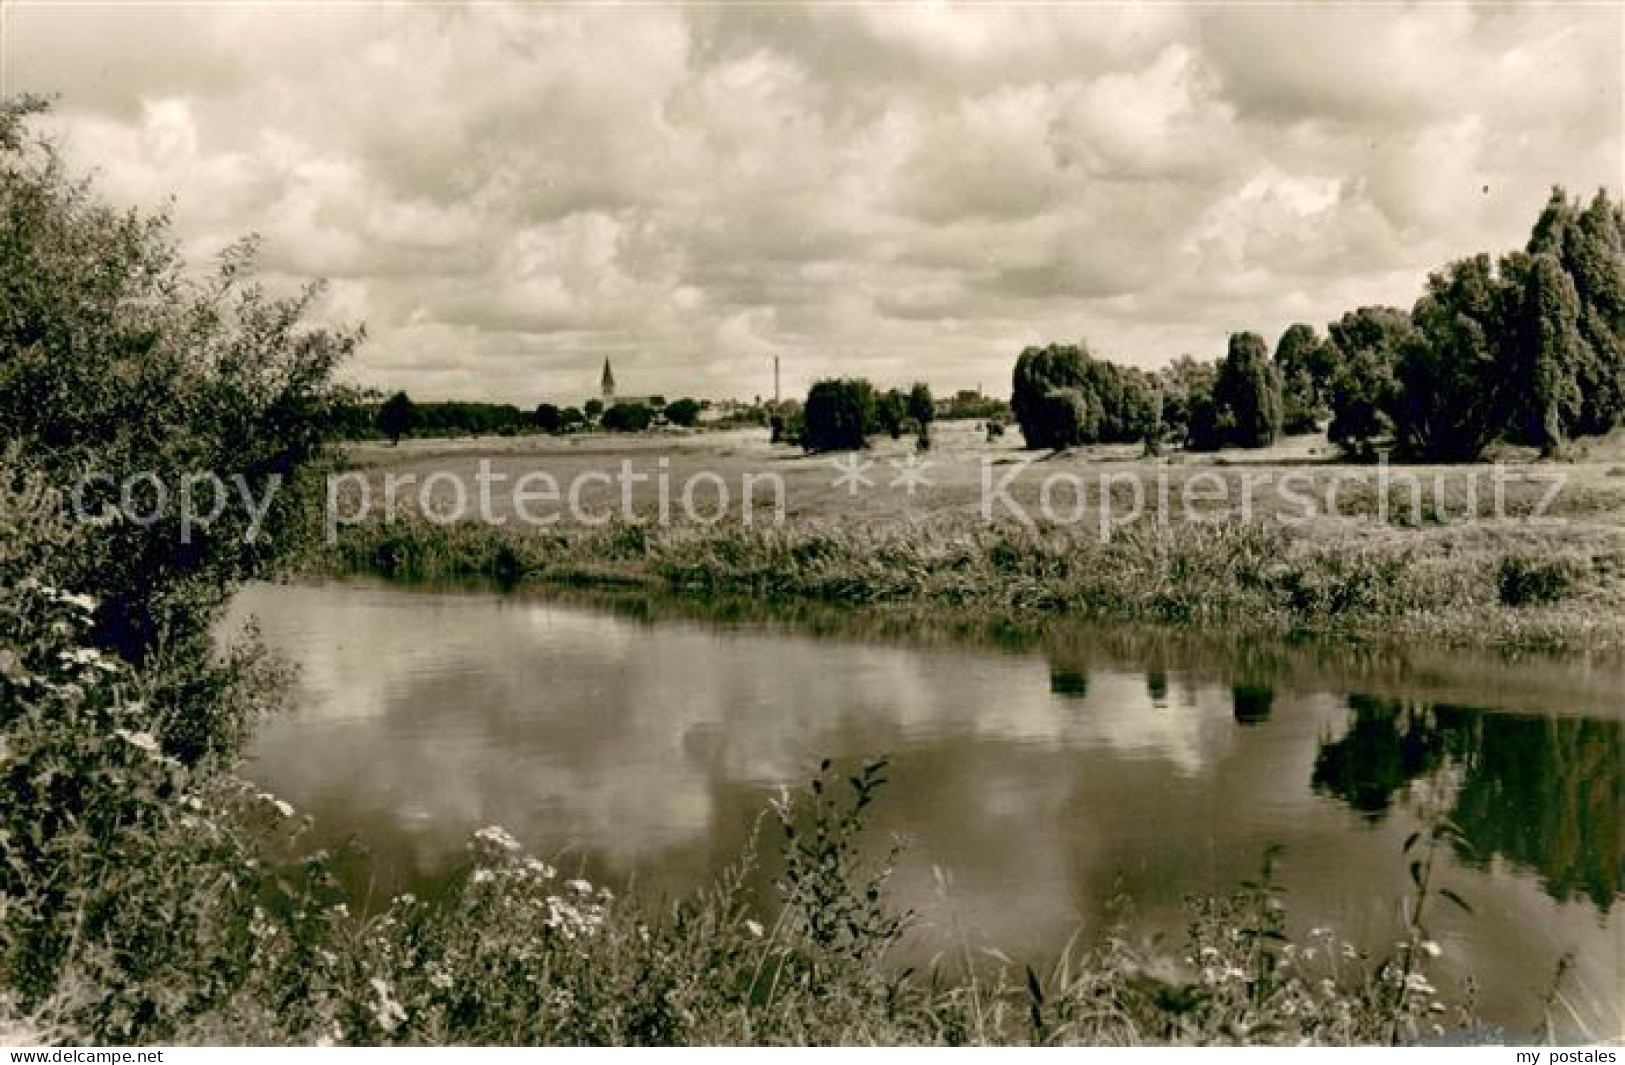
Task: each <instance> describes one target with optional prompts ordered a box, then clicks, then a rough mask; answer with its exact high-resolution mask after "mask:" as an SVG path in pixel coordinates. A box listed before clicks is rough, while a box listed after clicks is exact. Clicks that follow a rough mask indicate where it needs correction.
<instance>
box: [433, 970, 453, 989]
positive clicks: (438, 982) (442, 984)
mask: <svg viewBox="0 0 1625 1065" xmlns="http://www.w3.org/2000/svg"><path fill="white" fill-rule="evenodd" d="M453 983H455V981H454V980H452V978H451V974H450V973H442V972H433V973H430V974H429V985H430V986H431V987H434V988H435V989H437V990H440V991H450V990H451V987H452V984H453Z"/></svg>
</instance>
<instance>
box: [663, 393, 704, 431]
mask: <svg viewBox="0 0 1625 1065" xmlns="http://www.w3.org/2000/svg"><path fill="white" fill-rule="evenodd" d="M665 415H666V420H667V421H669V422H671V423H672V424H673V425H678V426H682V427H683V428H685V429H691V428H693V427H694V426H696V425H698V424H699V422H700V405H699V403H697V402H696V401H694V400H692V399H686V398H685V399H679V400H677V401H675V402H673V403H668V404H666V410H665Z"/></svg>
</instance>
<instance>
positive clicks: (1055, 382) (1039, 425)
mask: <svg viewBox="0 0 1625 1065" xmlns="http://www.w3.org/2000/svg"><path fill="white" fill-rule="evenodd" d="M1087 358H1088V351H1087V348H1086V347H1084V346H1083V345H1078V346H1073V345H1070V344H1064V345H1063V344H1051V345H1049V346H1048V347H1043V348H1027V349H1025V350H1024V351H1022V353H1021V355H1020V356H1019V357H1018V358H1017V359H1016V368H1015V373H1014V374H1013V375H1012V381H1011V395H1010V407H1011V409H1012V411H1014V413H1015V416H1016V424H1017V425H1019V426H1020V427H1021V435H1022V437H1023V438H1024V439H1025V440H1026V441H1027V446H1028V447H1030V448H1050V449H1056V450H1059V449H1060V448H1066V447H1073V446H1075V445H1077V444H1081V443H1083V441H1082V440H1080V439H1076V438H1069V437H1067V436H1065V435H1057V430H1058V429H1060V428H1062V427H1063V426H1065V425H1067V424H1069V423H1068V421H1067V419H1065V418H1063V417H1059V416H1058V414H1059V411H1058V408H1057V407H1056V402H1055V401H1053V400H1052V399H1051V394H1052V393H1054V392H1056V391H1058V390H1061V389H1069V388H1070V389H1074V390H1076V389H1078V388H1079V387H1080V386H1081V385H1082V384H1083V379H1084V378H1083V362H1084V360H1085V359H1087ZM1071 424H1080V425H1081V422H1074V423H1071Z"/></svg>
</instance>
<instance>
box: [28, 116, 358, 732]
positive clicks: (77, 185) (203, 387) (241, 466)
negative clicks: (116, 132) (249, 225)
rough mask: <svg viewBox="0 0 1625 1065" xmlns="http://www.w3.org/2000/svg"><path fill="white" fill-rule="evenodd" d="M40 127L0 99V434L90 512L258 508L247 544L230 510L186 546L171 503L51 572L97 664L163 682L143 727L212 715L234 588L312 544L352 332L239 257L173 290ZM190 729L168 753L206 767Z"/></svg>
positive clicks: (160, 259) (160, 226)
mask: <svg viewBox="0 0 1625 1065" xmlns="http://www.w3.org/2000/svg"><path fill="white" fill-rule="evenodd" d="M42 109H43V107H42V105H40V104H38V103H35V102H32V101H26V100H25V101H21V102H16V101H10V102H6V101H0V436H3V437H4V438H5V439H6V440H7V441H13V442H15V443H16V445H17V449H18V450H17V451H16V452H14V455H16V456H18V457H19V461H24V460H25V461H26V464H27V465H28V466H29V467H31V468H33V469H35V470H37V471H38V472H39V473H41V474H42V475H43V477H44V479H45V481H46V482H47V483H49V484H51V485H52V486H54V487H56V488H58V489H60V490H62V491H67V490H68V489H69V488H70V487H71V486H73V485H74V484H75V482H76V481H77V480H78V479H79V478H81V477H85V476H86V475H94V478H95V479H94V480H90V481H87V482H86V490H85V491H84V493H83V495H82V502H83V504H84V507H85V509H86V511H87V512H88V513H91V514H98V513H103V512H104V508H116V506H117V505H118V502H119V494H120V488H121V485H122V483H123V482H124V481H125V480H126V479H127V478H131V477H133V476H134V475H138V474H152V475H157V476H160V477H163V478H169V479H173V478H175V477H177V476H184V475H188V474H199V475H203V474H213V475H215V476H217V477H218V478H220V479H221V480H222V481H224V482H226V483H227V484H228V485H234V487H233V488H232V489H231V490H233V491H234V492H236V493H237V494H239V495H240V494H241V493H245V492H246V493H249V494H252V496H253V498H255V499H256V500H268V505H267V510H266V513H265V515H264V518H263V520H262V521H261V522H260V523H259V525H258V529H257V534H256V535H250V530H251V529H253V528H254V519H253V517H252V516H251V515H250V513H249V509H248V508H247V507H245V506H240V505H227V506H225V507H224V508H223V510H222V511H221V513H220V515H219V517H218V518H216V519H215V520H214V521H213V522H211V523H209V524H208V525H206V526H201V527H193V528H191V529H190V530H183V528H182V525H181V519H180V515H179V512H178V508H177V507H175V506H173V505H172V506H170V507H169V508H168V510H167V511H165V512H164V513H162V514H160V516H159V518H158V520H156V521H154V522H151V523H146V524H143V523H138V522H133V521H124V520H112V521H110V522H109V523H107V524H106V525H104V526H102V527H101V528H100V529H99V531H98V532H97V534H96V535H95V536H94V537H91V538H87V539H86V540H85V541H84V543H83V544H82V546H81V549H80V550H79V551H77V552H75V553H73V554H72V555H69V556H64V557H61V558H59V559H57V560H56V567H55V571H54V572H53V573H51V574H50V583H51V584H53V585H55V586H57V587H65V588H94V589H96V591H97V595H98V600H97V601H98V606H97V610H96V615H95V618H94V624H93V627H92V631H91V633H90V635H89V637H88V638H89V640H90V641H91V642H92V643H93V644H94V645H95V646H97V647H100V648H102V649H105V650H112V651H116V652H117V653H119V654H120V655H121V656H123V657H124V658H125V659H127V660H128V661H130V662H131V663H132V664H138V665H139V664H151V665H153V666H155V667H161V668H158V669H156V670H155V675H158V674H161V673H167V674H169V678H170V682H169V684H168V687H167V690H164V691H158V692H155V693H154V694H153V697H152V699H151V700H150V704H151V710H152V712H153V713H154V714H155V715H156V714H159V713H164V714H167V715H168V716H169V718H170V719H171V721H172V722H174V721H179V720H180V719H181V718H182V717H184V716H185V715H188V714H195V715H198V716H200V717H204V718H209V717H214V716H217V712H216V710H211V709H209V704H210V702H211V701H216V705H217V696H218V694H219V692H220V691H221V690H222V687H223V685H224V684H225V683H226V682H225V681H224V680H223V679H222V678H221V677H220V676H219V674H218V672H217V671H216V670H215V668H214V667H213V666H212V665H211V664H210V663H209V658H208V652H209V650H210V646H211V635H210V631H209V629H210V625H211V624H212V623H213V620H214V618H215V616H216V614H217V612H218V610H219V608H220V606H221V604H222V603H223V602H224V600H225V597H226V595H227V594H228V592H229V590H230V588H231V587H232V585H233V584H234V583H235V582H237V581H240V580H243V579H246V578H249V577H254V576H259V575H263V574H267V573H270V572H272V571H274V570H275V568H276V567H277V566H278V564H279V563H281V562H282V561H283V560H284V559H286V558H287V557H289V556H290V555H291V554H292V553H294V552H296V551H297V550H298V549H299V548H300V547H302V546H303V545H304V544H306V543H308V542H309V540H310V538H311V534H312V531H313V530H314V529H316V528H318V527H319V526H318V524H317V523H316V522H315V521H314V520H313V516H312V514H313V508H315V507H317V506H319V505H320V500H321V491H320V490H321V485H322V478H321V472H322V467H323V464H324V463H325V461H326V459H327V445H326V434H327V433H328V431H329V425H330V420H331V419H330V410H329V405H330V403H331V401H332V399H333V394H332V392H331V386H330V383H331V377H332V373H333V371H334V369H335V367H336V366H337V364H338V363H339V362H340V361H341V360H342V359H343V358H344V357H345V356H346V355H347V354H348V353H349V352H350V351H351V349H352V348H353V347H354V345H355V343H356V342H357V340H358V334H347V333H334V332H331V331H328V330H323V329H314V328H308V327H305V326H303V325H301V320H302V318H303V317H304V315H305V314H306V312H307V311H308V310H309V309H310V306H311V303H312V301H313V300H314V299H315V298H316V296H317V294H318V292H319V289H318V288H317V287H314V286H312V287H307V288H306V289H305V290H304V291H303V292H301V293H300V294H299V295H296V296H293V297H291V298H274V297H272V296H270V295H268V294H267V293H266V292H265V290H264V289H263V288H262V287H261V286H260V285H258V284H256V283H254V282H253V280H252V267H253V262H254V245H253V243H252V242H244V243H241V244H238V245H235V246H233V247H231V248H229V249H227V250H226V251H225V252H224V253H223V254H222V255H221V257H220V259H219V261H218V263H217V264H216V265H215V268H214V270H213V272H212V273H211V274H209V275H207V276H205V277H203V278H201V279H199V278H198V277H197V276H196V275H194V274H193V273H190V272H188V270H187V269H186V267H185V265H184V264H183V263H182V262H181V260H180V257H179V254H178V252H177V250H176V247H175V243H174V240H173V238H172V236H171V235H170V232H169V223H168V219H167V218H166V217H164V216H161V215H160V216H155V217H143V216H141V215H139V214H136V213H133V212H131V213H123V212H119V211H116V210H114V209H113V208H111V207H108V206H107V205H105V204H103V203H101V202H100V201H98V200H97V199H96V198H95V197H94V195H93V192H92V190H91V188H90V187H89V186H88V185H87V184H85V183H84V182H81V181H78V180H76V179H74V178H72V177H70V176H69V175H67V174H66V173H65V172H64V169H63V167H62V164H61V161H60V158H59V156H58V153H57V151H56V149H55V147H54V146H53V145H52V144H50V143H49V142H44V141H40V140H37V139H33V138H31V136H30V135H29V132H28V127H27V120H28V118H29V117H30V116H31V115H32V114H34V113H37V112H38V111H40V110H42ZM175 487H177V486H174V485H173V484H172V485H171V488H172V489H173V488H175ZM201 731H206V730H193V736H194V738H193V739H190V740H187V741H186V750H184V751H182V750H180V749H179V748H175V749H174V753H182V754H184V755H185V756H187V757H189V758H190V757H196V756H199V755H201V754H202V753H204V752H205V751H206V750H211V749H212V748H213V744H212V743H211V742H210V741H207V740H206V739H198V738H197V734H198V733H199V732H201ZM178 738H179V737H178V735H176V734H166V736H165V739H166V742H168V741H170V740H177V739H178ZM200 744H201V746H200Z"/></svg>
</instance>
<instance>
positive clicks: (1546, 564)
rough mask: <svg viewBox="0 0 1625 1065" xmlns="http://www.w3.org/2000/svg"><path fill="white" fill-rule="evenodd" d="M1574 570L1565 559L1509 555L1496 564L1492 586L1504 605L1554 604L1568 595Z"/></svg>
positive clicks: (1572, 581) (1573, 565) (1573, 579)
mask: <svg viewBox="0 0 1625 1065" xmlns="http://www.w3.org/2000/svg"><path fill="white" fill-rule="evenodd" d="M1576 569H1577V566H1576V565H1575V563H1574V562H1573V561H1572V560H1570V559H1566V558H1529V557H1525V556H1522V555H1508V556H1506V557H1505V558H1502V559H1501V560H1500V561H1499V562H1497V563H1496V566H1495V587H1496V591H1497V594H1498V595H1499V596H1500V599H1501V602H1502V603H1503V604H1505V605H1506V606H1513V607H1518V606H1535V605H1538V604H1541V603H1555V602H1557V601H1558V600H1560V599H1563V598H1564V597H1566V596H1567V595H1568V594H1569V592H1570V590H1571V588H1572V587H1573V585H1574V583H1575V570H1576Z"/></svg>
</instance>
